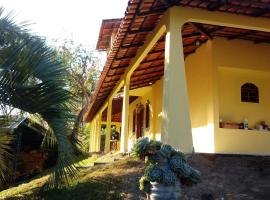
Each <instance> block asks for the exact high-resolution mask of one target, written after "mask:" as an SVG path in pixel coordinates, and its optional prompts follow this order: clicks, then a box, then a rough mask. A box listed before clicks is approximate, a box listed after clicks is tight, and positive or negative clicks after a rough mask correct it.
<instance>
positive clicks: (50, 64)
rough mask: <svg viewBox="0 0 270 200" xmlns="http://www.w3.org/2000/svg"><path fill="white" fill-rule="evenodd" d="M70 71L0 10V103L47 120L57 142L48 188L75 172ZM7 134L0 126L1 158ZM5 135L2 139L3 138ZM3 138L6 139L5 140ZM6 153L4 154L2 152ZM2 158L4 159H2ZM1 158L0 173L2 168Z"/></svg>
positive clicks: (6, 149)
mask: <svg viewBox="0 0 270 200" xmlns="http://www.w3.org/2000/svg"><path fill="white" fill-rule="evenodd" d="M68 78H69V72H68V70H67V67H66V66H64V63H63V62H62V61H61V60H59V58H57V57H56V56H55V52H54V51H53V50H52V49H50V48H49V47H48V46H47V45H46V43H45V41H44V40H43V39H42V38H40V37H37V36H35V35H33V34H31V33H30V32H29V31H28V30H27V29H26V25H25V24H18V23H15V22H14V21H13V20H12V17H11V16H10V15H7V16H3V8H1V9H0V104H1V106H4V107H5V106H9V107H12V108H16V109H18V110H21V111H24V112H27V113H30V114H38V115H39V116H40V117H41V118H42V119H43V120H44V121H46V122H47V124H48V126H49V128H50V130H51V131H50V132H49V133H48V135H47V137H49V138H51V139H52V140H54V138H55V140H54V141H55V142H56V143H57V147H58V148H57V149H58V160H57V164H56V166H55V170H54V172H53V174H52V175H51V177H50V181H49V185H48V186H49V187H50V186H52V187H55V186H58V185H59V183H60V182H61V181H62V180H63V179H65V180H66V181H69V180H70V178H72V177H74V176H75V175H76V171H77V170H76V167H75V166H74V165H73V147H72V145H71V143H70V141H69V140H68V134H69V124H70V123H72V122H73V121H74V115H73V113H72V110H73V109H74V107H75V104H74V97H73V95H72V93H71V92H70V91H69V90H68V87H69V83H68V81H67V80H68ZM4 135H7V134H6V133H5V132H3V128H2V129H0V151H1V154H0V160H1V159H3V157H1V156H2V155H4V157H5V158H4V159H6V156H5V155H8V154H9V150H8V148H6V147H7V145H8V143H9V142H10V140H8V141H7V137H4ZM3 138H4V139H3ZM5 138H6V139H5ZM3 152H5V154H3ZM2 161H3V160H2ZM2 161H0V164H1V166H0V176H1V174H2V175H3V173H4V171H5V168H4V167H3V164H2V163H3V162H2Z"/></svg>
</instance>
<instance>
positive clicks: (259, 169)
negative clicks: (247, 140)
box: [122, 154, 270, 200]
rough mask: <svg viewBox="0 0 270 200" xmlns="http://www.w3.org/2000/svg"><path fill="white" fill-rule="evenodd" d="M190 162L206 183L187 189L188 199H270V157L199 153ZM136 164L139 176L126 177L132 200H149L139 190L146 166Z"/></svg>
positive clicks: (135, 174) (125, 184)
mask: <svg viewBox="0 0 270 200" xmlns="http://www.w3.org/2000/svg"><path fill="white" fill-rule="evenodd" d="M189 163H190V164H191V165H192V166H193V167H195V168H196V169H199V170H200V171H201V173H202V181H201V182H200V183H198V184H197V185H194V186H192V187H188V186H183V188H182V189H183V190H182V191H183V199H184V200H201V199H202V196H203V195H204V196H208V199H209V200H212V199H215V200H222V199H224V200H270V157H266V156H234V155H205V154H204V155H203V154H196V155H193V156H192V157H190V158H189ZM136 165H137V167H138V171H137V173H136V171H135V172H133V173H132V174H130V175H129V176H126V177H123V186H122V187H123V188H122V190H123V191H125V192H124V193H125V199H128V200H140V199H145V196H144V195H142V193H141V192H140V191H139V189H138V180H139V178H140V177H141V175H142V171H143V163H137V164H136ZM133 167H134V166H133ZM211 197H213V198H211ZM206 199H207V198H206ZM206 199H204V200H206Z"/></svg>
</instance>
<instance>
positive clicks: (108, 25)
mask: <svg viewBox="0 0 270 200" xmlns="http://www.w3.org/2000/svg"><path fill="white" fill-rule="evenodd" d="M121 21H122V19H120V18H119V19H104V20H102V23H101V27H100V31H99V37H98V42H97V46H96V49H97V50H107V48H109V47H110V43H111V36H112V34H116V33H117V31H118V29H119V26H120V23H121Z"/></svg>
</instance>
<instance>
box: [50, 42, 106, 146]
mask: <svg viewBox="0 0 270 200" xmlns="http://www.w3.org/2000/svg"><path fill="white" fill-rule="evenodd" d="M54 48H55V52H56V55H57V57H59V59H60V60H62V61H63V62H64V66H66V67H67V71H68V74H69V75H68V77H67V83H68V87H69V91H70V92H71V93H72V94H73V96H75V97H76V107H74V109H73V110H72V112H73V113H74V114H76V115H77V117H76V121H75V124H74V125H73V131H72V134H71V137H70V139H71V141H72V142H73V143H74V144H75V146H76V147H77V150H78V151H80V150H82V149H83V150H85V149H86V148H85V144H86V143H87V142H88V140H87V139H88V135H89V134H86V132H85V130H84V129H85V126H84V121H85V120H84V116H85V112H86V110H87V106H88V104H89V103H90V100H91V96H92V93H93V92H94V89H95V85H96V82H97V80H98V77H99V74H100V71H99V65H100V62H101V61H100V55H99V53H98V52H97V51H95V50H94V49H93V48H92V49H89V48H88V47H86V46H84V45H82V44H75V42H74V41H72V40H69V39H64V40H63V41H60V40H56V42H55V47H54Z"/></svg>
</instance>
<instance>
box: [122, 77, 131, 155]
mask: <svg viewBox="0 0 270 200" xmlns="http://www.w3.org/2000/svg"><path fill="white" fill-rule="evenodd" d="M129 84H130V75H127V76H126V78H125V81H124V93H123V107H122V127H121V139H120V152H121V153H125V152H127V151H128V116H129Z"/></svg>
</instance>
